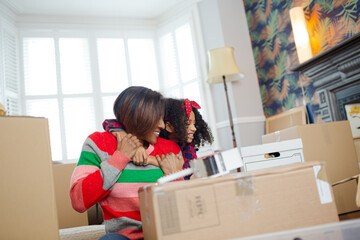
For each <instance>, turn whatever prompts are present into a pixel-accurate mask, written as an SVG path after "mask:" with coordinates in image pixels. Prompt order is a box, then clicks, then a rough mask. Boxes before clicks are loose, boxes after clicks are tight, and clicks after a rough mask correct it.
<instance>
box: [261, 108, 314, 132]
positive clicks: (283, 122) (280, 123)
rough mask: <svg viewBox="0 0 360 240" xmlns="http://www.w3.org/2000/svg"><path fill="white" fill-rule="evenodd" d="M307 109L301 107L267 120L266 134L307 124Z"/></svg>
mask: <svg viewBox="0 0 360 240" xmlns="http://www.w3.org/2000/svg"><path fill="white" fill-rule="evenodd" d="M306 114H307V112H306V107H305V106H301V107H297V108H293V109H290V110H288V111H285V112H282V113H279V114H277V115H274V116H271V117H268V118H266V120H265V131H266V134H268V133H272V132H275V131H279V130H282V129H286V128H289V127H292V126H297V125H305V124H306Z"/></svg>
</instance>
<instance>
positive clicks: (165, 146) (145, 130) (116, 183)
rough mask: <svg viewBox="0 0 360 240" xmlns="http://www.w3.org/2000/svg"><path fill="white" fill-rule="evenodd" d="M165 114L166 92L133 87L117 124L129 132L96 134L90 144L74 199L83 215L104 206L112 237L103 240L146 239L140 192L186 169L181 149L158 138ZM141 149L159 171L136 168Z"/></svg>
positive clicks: (119, 105)
mask: <svg viewBox="0 0 360 240" xmlns="http://www.w3.org/2000/svg"><path fill="white" fill-rule="evenodd" d="M163 112H164V100H163V98H162V96H161V94H160V93H158V92H155V91H152V90H150V89H147V88H144V87H129V88H127V89H125V90H124V91H123V92H122V93H121V94H120V95H119V96H118V98H117V99H116V101H115V103H114V114H115V116H116V120H117V121H118V122H119V123H121V124H122V126H123V127H124V128H125V130H126V133H125V132H124V133H114V135H113V134H111V133H109V132H95V133H93V134H91V135H90V136H89V137H88V138H87V139H86V141H85V143H84V146H83V149H82V153H81V156H80V159H79V162H78V164H77V167H76V168H75V170H74V173H73V176H72V179H71V187H70V198H71V203H72V206H73V208H74V209H75V210H77V211H79V212H84V211H86V210H87V209H88V208H90V207H91V206H92V205H94V204H96V203H99V204H100V206H101V208H102V211H103V215H104V220H105V221H104V223H105V230H106V233H107V234H106V235H105V236H104V237H103V239H142V238H143V233H142V228H141V226H142V224H141V218H140V209H139V200H138V192H137V191H138V188H139V187H141V186H144V185H146V184H149V183H153V182H156V181H157V179H158V178H160V177H162V176H164V174H165V175H167V174H171V173H173V172H175V171H178V170H181V168H182V165H183V163H184V161H183V159H182V156H181V155H176V154H179V153H180V148H179V147H178V146H177V145H176V144H175V143H174V142H172V141H169V140H165V139H161V138H158V137H159V134H160V131H161V130H162V129H163V128H164V127H165V125H164V122H163ZM155 143H157V148H156V149H155V148H154V147H153V145H154V144H155ZM138 149H145V151H146V154H149V155H151V156H156V158H157V162H158V165H159V167H156V166H154V165H147V166H144V165H145V163H143V164H141V163H140V164H139V163H137V165H135V164H134V163H133V160H132V159H133V158H134V156H135V155H136V153H137V152H139V151H138ZM140 153H142V150H140Z"/></svg>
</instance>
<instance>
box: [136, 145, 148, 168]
mask: <svg viewBox="0 0 360 240" xmlns="http://www.w3.org/2000/svg"><path fill="white" fill-rule="evenodd" d="M148 158H149V155H148V154H147V153H146V150H145V148H144V147H143V146H141V147H139V148H138V149H137V150H136V153H135V155H134V157H133V158H132V161H133V163H134V164H135V165H140V166H145V165H148Z"/></svg>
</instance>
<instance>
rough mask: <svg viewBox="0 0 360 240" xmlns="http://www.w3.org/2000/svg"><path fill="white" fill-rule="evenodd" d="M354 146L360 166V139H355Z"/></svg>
mask: <svg viewBox="0 0 360 240" xmlns="http://www.w3.org/2000/svg"><path fill="white" fill-rule="evenodd" d="M354 145H355V151H356V156H357V160H358V164H359V166H360V138H356V139H354Z"/></svg>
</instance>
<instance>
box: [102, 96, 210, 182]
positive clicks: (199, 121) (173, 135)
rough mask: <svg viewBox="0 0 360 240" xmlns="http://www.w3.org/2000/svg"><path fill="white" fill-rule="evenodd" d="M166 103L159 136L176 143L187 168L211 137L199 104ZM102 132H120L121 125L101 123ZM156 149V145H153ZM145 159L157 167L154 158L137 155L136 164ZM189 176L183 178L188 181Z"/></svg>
mask: <svg viewBox="0 0 360 240" xmlns="http://www.w3.org/2000/svg"><path fill="white" fill-rule="evenodd" d="M165 101H166V115H165V117H164V121H165V122H166V127H165V129H164V130H161V133H160V136H161V137H163V138H165V139H170V140H172V141H174V142H176V143H177V144H178V145H179V147H180V148H181V151H182V155H183V158H184V161H185V162H184V165H183V168H188V167H189V162H190V161H191V160H193V159H196V158H197V155H196V150H197V148H198V147H200V146H203V145H204V144H205V143H209V144H211V143H212V142H213V140H214V139H213V136H212V133H211V130H210V128H209V126H208V124H207V123H206V122H205V121H204V119H203V118H202V116H201V114H200V112H199V111H198V109H200V106H199V104H197V103H196V102H195V101H190V100H189V99H173V98H168V99H166V100H165ZM103 127H104V130H106V131H108V132H117V131H122V130H123V129H122V126H121V124H120V123H119V122H118V121H116V120H115V119H107V120H105V121H104V122H103ZM155 148H157V144H155ZM143 158H147V160H146V163H148V164H153V165H157V161H156V159H155V158H152V157H151V156H149V157H147V156H146V154H138V155H137V160H136V161H135V163H137V162H142V160H141V159H143ZM189 178H190V176H187V177H185V179H186V180H188V179H189Z"/></svg>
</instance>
